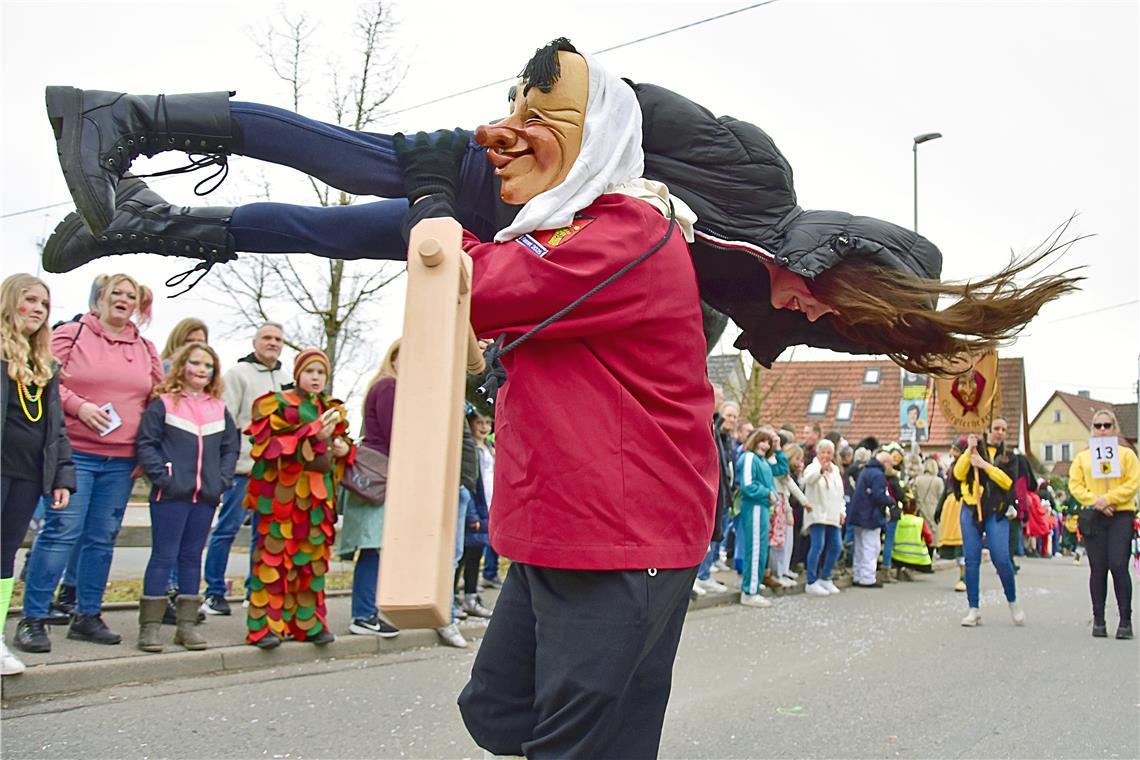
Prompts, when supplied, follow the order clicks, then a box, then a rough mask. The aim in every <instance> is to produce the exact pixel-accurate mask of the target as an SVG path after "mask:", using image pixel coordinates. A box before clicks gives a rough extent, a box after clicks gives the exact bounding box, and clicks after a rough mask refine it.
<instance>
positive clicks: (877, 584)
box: [851, 581, 883, 588]
mask: <svg viewBox="0 0 1140 760" xmlns="http://www.w3.org/2000/svg"><path fill="white" fill-rule="evenodd" d="M882 587H883V584H882V583H880V582H879V581H874V582H872V583H857V582H855V581H852V582H851V588H882Z"/></svg>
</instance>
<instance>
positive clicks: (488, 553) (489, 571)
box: [483, 541, 499, 580]
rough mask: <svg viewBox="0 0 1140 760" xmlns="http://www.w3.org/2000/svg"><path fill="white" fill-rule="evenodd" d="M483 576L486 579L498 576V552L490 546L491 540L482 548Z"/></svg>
mask: <svg viewBox="0 0 1140 760" xmlns="http://www.w3.org/2000/svg"><path fill="white" fill-rule="evenodd" d="M483 577H484V578H486V579H487V580H491V579H493V578H498V577H499V554H498V552H496V551H495V550H494V549H492V548H491V542H490V541H488V542H487V546H485V547H484V548H483Z"/></svg>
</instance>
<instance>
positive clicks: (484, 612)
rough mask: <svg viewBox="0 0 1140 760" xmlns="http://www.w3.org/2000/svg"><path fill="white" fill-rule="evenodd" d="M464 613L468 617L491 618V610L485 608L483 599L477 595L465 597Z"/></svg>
mask: <svg viewBox="0 0 1140 760" xmlns="http://www.w3.org/2000/svg"><path fill="white" fill-rule="evenodd" d="M463 611H464V612H466V613H467V617H469V618H470V617H477V618H489V617H491V610H490V609H488V608H487V607H484V606H483V599H482V598H481V597H479V596H477V595H475V594H472V595H470V596H467V595H465V596H464V597H463Z"/></svg>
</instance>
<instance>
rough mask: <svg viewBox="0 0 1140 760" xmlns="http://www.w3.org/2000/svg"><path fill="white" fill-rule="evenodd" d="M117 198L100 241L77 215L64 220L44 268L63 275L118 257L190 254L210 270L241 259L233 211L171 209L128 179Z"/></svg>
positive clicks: (50, 241)
mask: <svg viewBox="0 0 1140 760" xmlns="http://www.w3.org/2000/svg"><path fill="white" fill-rule="evenodd" d="M118 197H119V200H118V205H117V207H116V208H115V215H114V216H113V217H112V219H111V223H110V224H109V225H108V226H107V229H105V230H104V231H103V232H102V234H100V235H99V237H98V238H95V237H93V236H92V235H91V233H90V232H89V231H88V230H87V228H86V227H85V226H84V225H83V220H82V219H81V218H80V216H79V213H78V212H75V211H73V212H71V213H70V214H68V215H67V216H66V217H64V220H63V221H62V222H60V223H59V225H58V226H57V227H56V228H55V231H54V232H52V234H51V237H49V238H48V240H47V243H45V244H44V252H43V267H44V270H45V271H47V272H52V273H56V274H62V273H63V272H70V271H71V270H72V269H76V268H77V267H81V266H83V265H84V264H86V263H87V262H89V261H93V260H95V259H97V258H100V257H102V256H112V255H114V254H118V253H157V254H160V255H166V256H185V257H188V258H193V259H201V260H203V261H204V262H206V263H207V264H208V265H209V266H213V265H214V264H216V263H218V262H220V261H233V260H234V259H235V258H237V256H236V255H235V254H234V242H233V238H232V237H230V233H229V224H230V216H231V215H232V214H233V211H234V210H233V208H232V207H222V206H202V207H197V208H188V207H185V206H182V207H179V206H172V205H170V204H169V203H167V202H166V201H165V200H164V199H163V198H162V196H160V195H159V194H158V193H156V192H154V191H153V190H151V189H150V188H149V187H147V184H146V183H145V182H143V181H142V180H141V179H138V178H137V177H132V176H129V175H128V176H126V177H124V178H123V181H122V182H121V183H119V189H118ZM207 268H208V267H207Z"/></svg>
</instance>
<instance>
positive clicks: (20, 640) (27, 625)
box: [13, 617, 51, 652]
mask: <svg viewBox="0 0 1140 760" xmlns="http://www.w3.org/2000/svg"><path fill="white" fill-rule="evenodd" d="M45 622H46V621H45V620H44V619H43V618H27V617H26V618H20V622H19V624H18V625H17V626H16V640H15V641H14V642H13V643H14V644H15V645H16V649H20V650H22V651H24V652H50V651H51V639H49V638H48V635H47V631H46V630H45V629H44V625H45Z"/></svg>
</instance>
